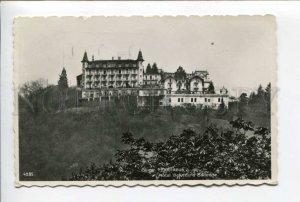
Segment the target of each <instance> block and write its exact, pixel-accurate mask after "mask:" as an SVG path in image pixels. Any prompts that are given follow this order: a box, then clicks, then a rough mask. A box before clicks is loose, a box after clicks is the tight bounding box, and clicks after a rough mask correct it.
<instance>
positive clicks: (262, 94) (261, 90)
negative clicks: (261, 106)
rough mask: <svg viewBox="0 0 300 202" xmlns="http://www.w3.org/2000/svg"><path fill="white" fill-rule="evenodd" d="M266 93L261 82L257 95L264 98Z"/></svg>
mask: <svg viewBox="0 0 300 202" xmlns="http://www.w3.org/2000/svg"><path fill="white" fill-rule="evenodd" d="M264 94H265V91H264V89H263V87H262V86H261V84H260V85H259V87H258V89H257V97H258V98H259V99H260V98H263V96H264Z"/></svg>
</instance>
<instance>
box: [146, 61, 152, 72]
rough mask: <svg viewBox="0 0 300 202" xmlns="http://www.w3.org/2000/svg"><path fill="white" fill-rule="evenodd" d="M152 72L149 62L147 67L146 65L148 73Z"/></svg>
mask: <svg viewBox="0 0 300 202" xmlns="http://www.w3.org/2000/svg"><path fill="white" fill-rule="evenodd" d="M150 73H151V65H150V63H148V65H147V67H146V74H150Z"/></svg>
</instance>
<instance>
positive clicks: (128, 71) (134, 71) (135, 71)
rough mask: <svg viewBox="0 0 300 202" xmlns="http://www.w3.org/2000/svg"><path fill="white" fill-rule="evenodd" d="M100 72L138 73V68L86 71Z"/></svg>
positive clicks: (90, 71)
mask: <svg viewBox="0 0 300 202" xmlns="http://www.w3.org/2000/svg"><path fill="white" fill-rule="evenodd" d="M93 72H94V73H98V74H100V73H101V74H106V73H108V74H110V73H111V74H113V73H119V74H124V73H137V70H135V69H134V70H128V69H126V70H123V71H122V70H121V69H119V70H116V69H115V70H113V69H112V70H103V71H101V70H96V71H92V70H86V73H87V74H92V73H93Z"/></svg>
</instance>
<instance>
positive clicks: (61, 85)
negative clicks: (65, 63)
mask: <svg viewBox="0 0 300 202" xmlns="http://www.w3.org/2000/svg"><path fill="white" fill-rule="evenodd" d="M58 89H59V91H60V101H59V103H60V108H61V109H62V110H63V109H64V108H65V102H66V98H67V90H68V78H67V72H66V69H65V68H63V70H62V72H61V75H59V80H58Z"/></svg>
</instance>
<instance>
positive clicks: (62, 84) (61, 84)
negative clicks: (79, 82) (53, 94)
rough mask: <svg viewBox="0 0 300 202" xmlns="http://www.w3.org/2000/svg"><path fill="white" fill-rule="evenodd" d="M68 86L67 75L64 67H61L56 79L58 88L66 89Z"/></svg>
mask: <svg viewBox="0 0 300 202" xmlns="http://www.w3.org/2000/svg"><path fill="white" fill-rule="evenodd" d="M68 87H69V86H68V77H67V72H66V69H65V68H63V70H62V72H61V75H59V80H58V88H59V89H60V90H65V89H67V88H68Z"/></svg>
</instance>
